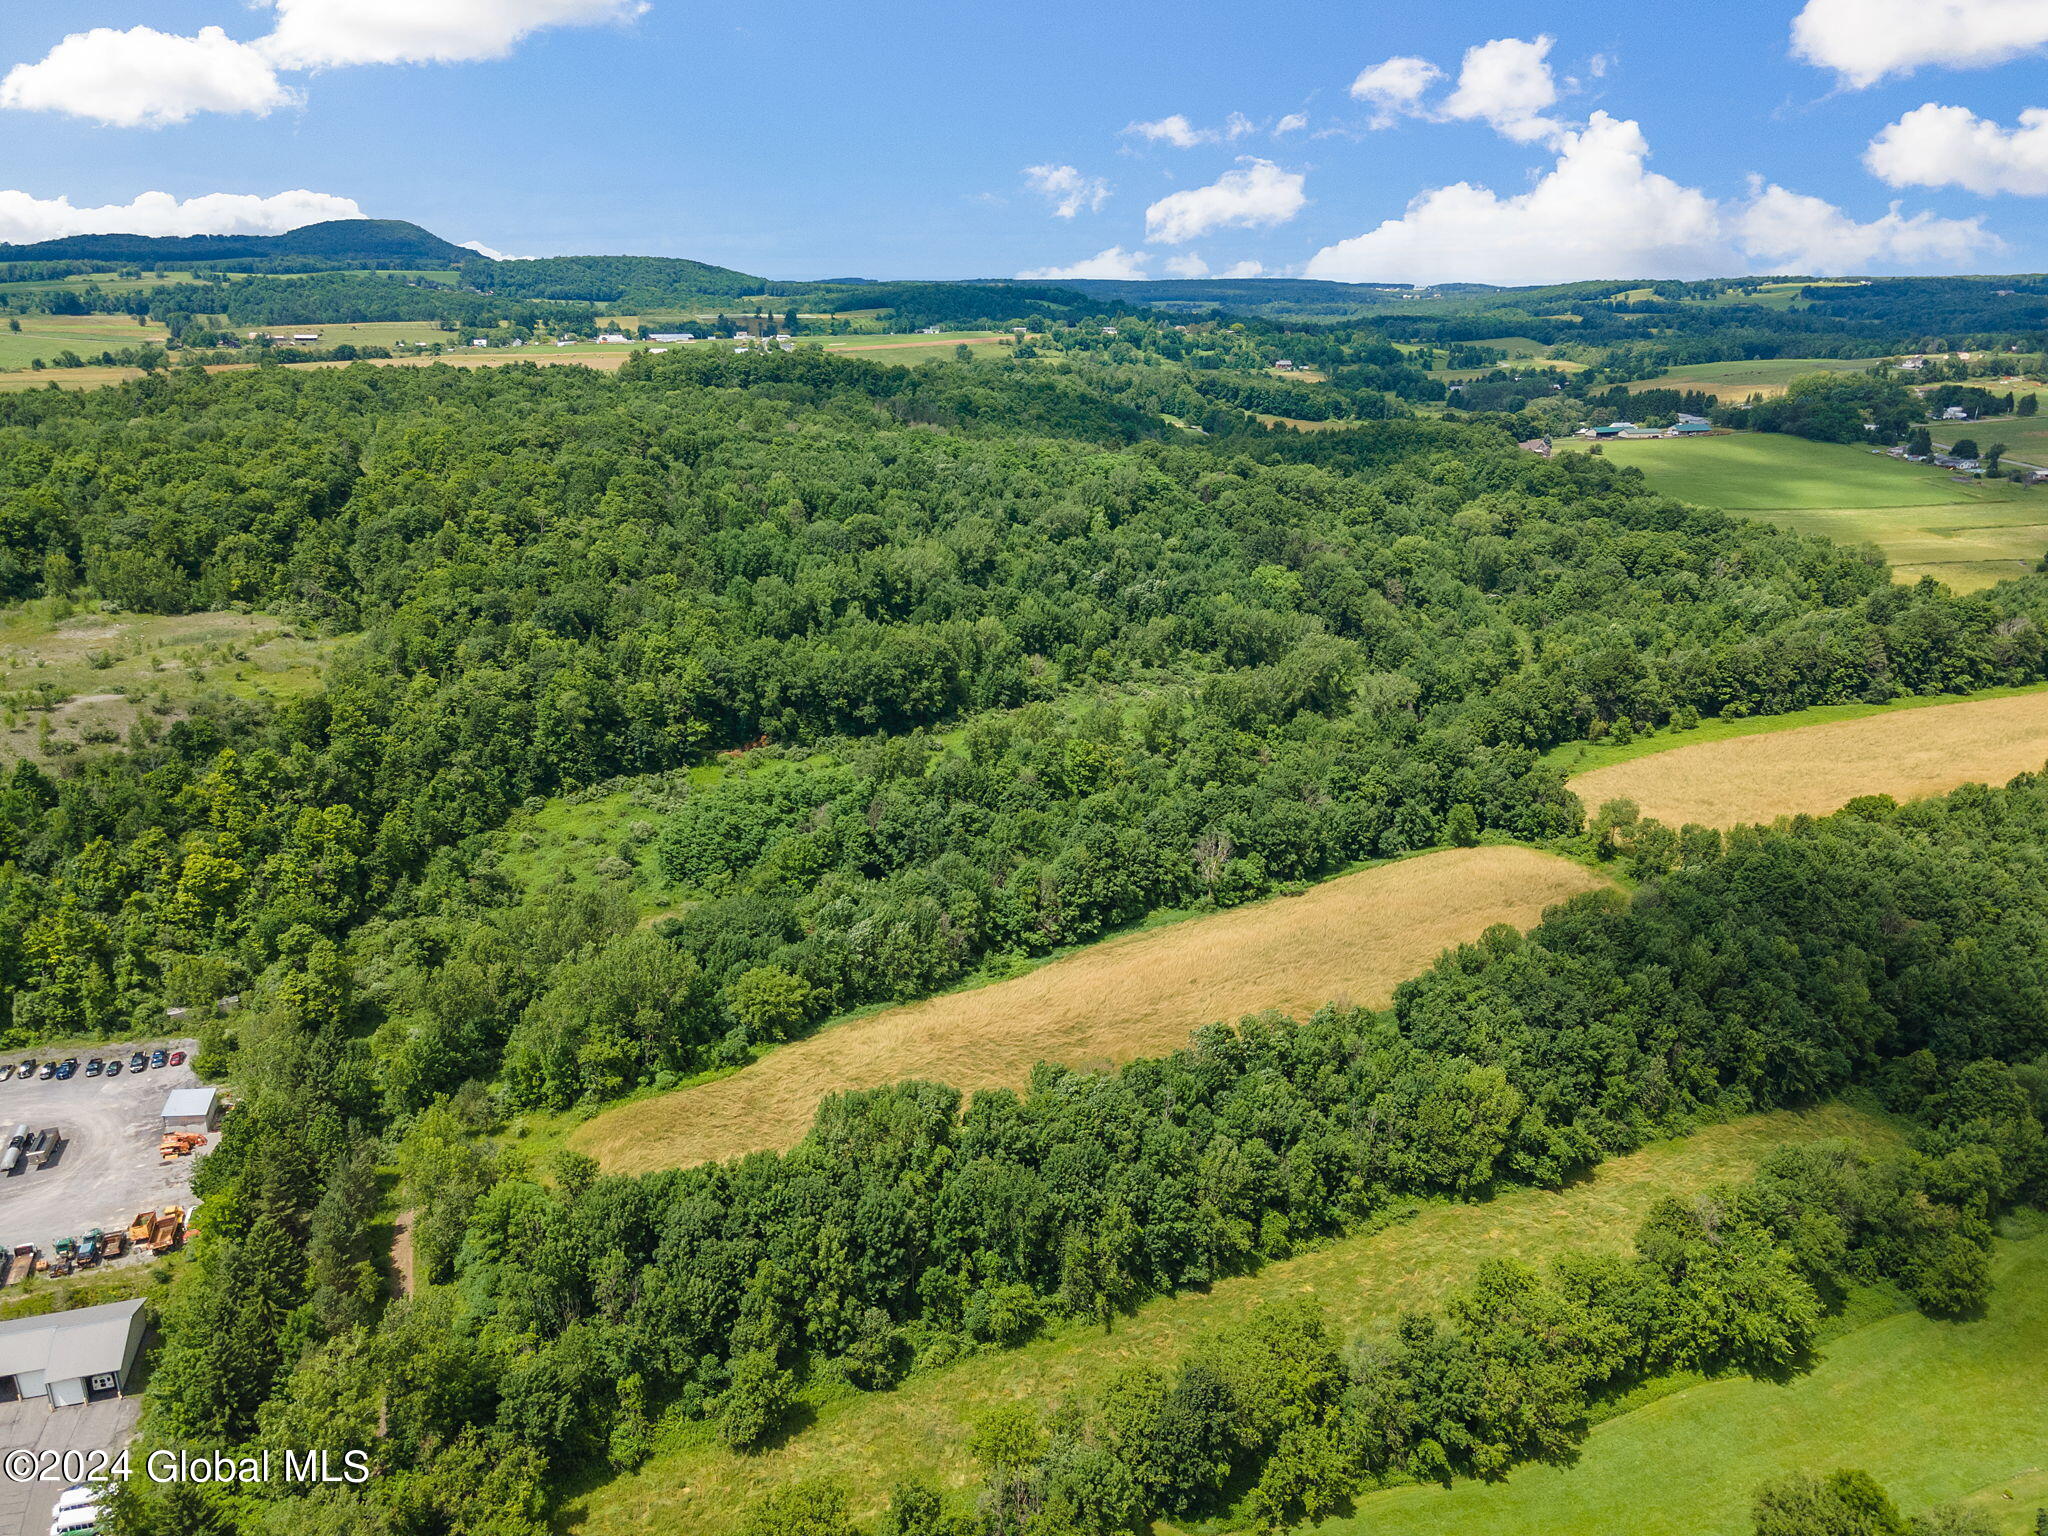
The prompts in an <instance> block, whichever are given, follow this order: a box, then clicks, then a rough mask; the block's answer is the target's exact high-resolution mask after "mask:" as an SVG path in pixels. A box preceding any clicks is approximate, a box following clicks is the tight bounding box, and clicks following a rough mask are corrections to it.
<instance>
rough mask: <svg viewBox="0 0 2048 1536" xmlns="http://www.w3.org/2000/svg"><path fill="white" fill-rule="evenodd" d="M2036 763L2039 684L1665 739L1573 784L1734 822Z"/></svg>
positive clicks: (1926, 789)
mask: <svg viewBox="0 0 2048 1536" xmlns="http://www.w3.org/2000/svg"><path fill="white" fill-rule="evenodd" d="M2043 763H2048V693H2023V694H2016V695H2013V696H2011V697H2008V698H2002V699H1974V700H1971V701H1969V702H1967V703H1960V704H1937V705H1931V706H1929V707H1927V708H1924V709H1902V710H1894V711H1888V712H1886V713H1883V714H1876V715H1866V716H1864V717H1863V718H1862V719H1860V720H1837V721H1830V722H1829V723H1827V724H1825V725H1805V726H1798V727H1795V728H1793V729H1791V730H1784V731H1772V732H1765V733H1763V734H1760V735H1755V736H1737V737H1733V738H1730V739H1727V740H1723V741H1706V742H1700V743H1699V744H1697V745H1695V746H1690V747H1674V748H1672V749H1671V750H1670V751H1668V752H1654V753H1651V754H1650V755H1649V756H1647V757H1638V758H1634V759H1631V760H1630V761H1628V762H1625V763H1616V764H1614V765H1613V766H1611V767H1607V768H1596V769H1593V770H1592V771H1591V772H1588V773H1582V774H1579V775H1577V776H1576V777H1574V778H1573V779H1572V780H1571V787H1572V790H1573V792H1574V793H1575V794H1577V795H1578V797H1579V798H1580V800H1582V801H1584V802H1585V805H1586V808H1587V810H1588V811H1594V810H1597V809H1599V807H1600V806H1602V805H1604V804H1606V803H1607V802H1608V801H1609V800H1623V799H1626V800H1633V801H1635V803H1636V804H1637V805H1638V806H1640V807H1641V808H1642V812H1643V814H1644V815H1645V816H1653V817H1655V818H1656V819H1657V820H1659V821H1661V822H1664V823H1666V824H1667V825H1669V826H1679V825H1682V824H1683V823H1685V822H1688V821H1693V822H1699V823H1701V824H1702V825H1705V826H1710V827H1732V826H1737V825H1739V824H1742V823H1744V822H1771V821H1775V820H1776V819H1777V818H1778V817H1780V816H1795V815H1798V814H1800V813H1802V812H1804V813H1807V814H1810V815H1815V816H1820V815H1825V814H1826V813H1828V812H1829V811H1834V810H1839V809H1840V808H1841V807H1842V806H1844V805H1846V804H1848V803H1849V801H1851V800H1853V799H1855V798H1856V797H1857V796H1858V795H1879V794H1883V795H1891V796H1893V797H1894V798H1895V799H1899V800H1914V799H1919V798H1921V797H1923V796H1926V795H1939V794H1944V793H1946V792H1947V791H1949V790H1951V789H1954V788H1955V787H1956V786H1957V785H1958V784H1968V783H1972V782H1975V783H1986V784H2003V783H2004V782H2005V781H2006V780H2007V779H2010V778H2011V777H2012V776H2013V775H2014V774H2017V773H2026V772H2032V771H2036V770H2038V769H2040V768H2041V766H2042V765H2043Z"/></svg>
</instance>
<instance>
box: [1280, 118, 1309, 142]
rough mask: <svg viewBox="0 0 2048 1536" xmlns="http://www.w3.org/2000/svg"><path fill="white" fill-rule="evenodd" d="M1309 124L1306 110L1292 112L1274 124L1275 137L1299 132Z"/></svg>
mask: <svg viewBox="0 0 2048 1536" xmlns="http://www.w3.org/2000/svg"><path fill="white" fill-rule="evenodd" d="M1307 126H1308V114H1307V113H1306V112H1290V113H1288V114H1287V115H1286V116H1285V117H1283V118H1281V119H1280V121H1279V122H1277V123H1275V124H1274V125H1273V137H1274V138H1276V139H1277V138H1281V137H1283V136H1284V135H1286V134H1290V133H1299V132H1301V130H1302V129H1304V128H1306V127H1307Z"/></svg>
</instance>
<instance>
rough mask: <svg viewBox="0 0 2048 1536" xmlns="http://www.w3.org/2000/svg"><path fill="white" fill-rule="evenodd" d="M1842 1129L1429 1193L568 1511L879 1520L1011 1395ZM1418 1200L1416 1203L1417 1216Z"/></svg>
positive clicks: (670, 1452) (946, 1464)
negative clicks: (1573, 1180) (785, 1512)
mask: <svg viewBox="0 0 2048 1536" xmlns="http://www.w3.org/2000/svg"><path fill="white" fill-rule="evenodd" d="M1829 1137H1844V1138H1848V1139H1850V1140H1854V1141H1856V1142H1859V1143H1862V1144H1866V1145H1869V1144H1880V1143H1888V1142H1890V1141H1892V1140H1893V1139H1894V1133H1893V1132H1892V1131H1891V1130H1890V1129H1889V1128H1888V1127H1887V1126H1885V1125H1884V1124H1883V1123H1881V1122H1879V1121H1877V1120H1874V1119H1872V1118H1870V1117H1869V1116H1867V1115H1864V1114H1861V1113H1859V1112H1857V1111H1854V1110H1850V1109H1847V1108H1844V1107H1842V1106H1839V1105H1835V1106H1827V1107H1824V1108H1820V1109H1814V1110H1805V1111H1797V1112H1793V1111H1786V1112H1780V1113H1776V1114H1767V1115H1754V1116H1750V1117H1748V1118H1745V1119H1742V1120H1738V1121H1734V1122H1732V1123H1729V1124H1725V1125H1715V1126H1710V1127H1708V1128H1706V1129H1704V1130H1701V1131H1698V1132H1696V1133H1695V1134H1693V1135H1692V1136H1689V1137H1686V1138H1683V1139H1680V1140H1675V1141H1669V1142H1662V1143H1659V1144H1658V1145H1656V1146H1653V1147H1647V1148H1645V1149H1643V1150H1642V1151H1640V1152H1636V1153H1633V1154H1631V1155H1629V1156H1627V1157H1619V1158H1614V1159H1612V1160H1610V1161H1609V1162H1607V1163H1606V1164H1604V1165H1602V1166H1601V1167H1600V1168H1599V1169H1598V1170H1596V1171H1595V1172H1594V1173H1593V1175H1592V1176H1591V1177H1590V1178H1587V1179H1585V1180H1583V1181H1581V1182H1580V1183H1578V1184H1575V1185H1573V1186H1572V1187H1570V1188H1568V1189H1564V1190H1514V1191H1510V1192H1507V1193H1505V1194H1502V1195H1499V1196H1498V1197H1496V1198H1495V1199H1493V1200H1490V1201H1487V1202H1485V1203H1483V1204H1477V1205H1453V1204H1442V1205H1430V1206H1428V1207H1425V1208H1423V1209H1421V1210H1419V1211H1418V1212H1416V1213H1414V1214H1413V1215H1412V1216H1408V1217H1407V1219H1401V1220H1398V1221H1396V1222H1395V1224H1393V1225H1391V1226H1387V1227H1383V1228H1381V1229H1380V1230H1378V1231H1376V1232H1372V1233H1367V1234H1361V1235H1359V1236H1355V1237H1347V1238H1342V1239H1339V1240H1338V1241H1336V1242H1332V1243H1328V1244H1326V1245H1324V1246H1322V1247H1319V1248H1316V1249H1313V1250H1311V1251H1308V1252H1304V1253H1302V1254H1299V1255H1297V1256H1296V1257H1294V1258H1292V1259H1287V1260H1284V1261H1282V1262H1278V1263H1274V1264H1269V1265H1267V1266H1266V1267H1265V1268H1264V1269H1263V1270H1261V1271H1260V1272H1259V1273H1257V1274H1254V1275H1242V1276H1237V1277H1235V1278H1232V1279H1229V1280H1225V1281H1223V1282H1222V1283H1221V1284H1218V1285H1216V1286H1214V1287H1212V1288H1211V1289H1210V1290H1208V1291H1206V1292H1201V1293H1197V1294H1190V1295H1185V1296H1178V1297H1168V1298H1162V1299H1159V1300H1156V1301H1153V1302H1151V1303H1149V1304H1147V1305H1146V1306H1144V1307H1141V1308H1140V1309H1139V1310H1138V1311H1137V1313H1136V1314H1135V1315H1133V1316H1131V1317H1129V1318H1126V1319H1123V1320H1121V1321H1119V1322H1118V1323H1117V1325H1116V1328H1115V1330H1114V1331H1113V1332H1111V1333H1108V1334H1105V1333H1103V1332H1101V1331H1100V1330H1098V1329H1096V1328H1093V1327H1086V1326H1072V1327H1066V1328H1062V1329H1061V1330H1059V1331H1057V1332H1055V1333H1053V1334H1052V1335H1050V1336H1048V1337H1046V1338H1042V1339H1039V1340H1037V1341H1035V1342H1033V1343H1031V1344H1028V1345H1026V1346H1024V1347H1023V1348H1022V1349H1016V1350H1006V1351H997V1352H994V1353H989V1354H982V1355H975V1356H971V1357H969V1358H967V1359H964V1360H961V1361H957V1362H955V1363H954V1364H952V1365H949V1366H946V1367H943V1368H941V1369H938V1370H934V1371H929V1372H923V1373H920V1374H918V1375H915V1376H912V1377H911V1378H910V1379H909V1380H908V1381H906V1382H905V1383H904V1384H903V1385H902V1386H901V1387H899V1388H898V1389H897V1390H895V1391H894V1392H887V1393H880V1394H874V1395H868V1394H862V1393H856V1392H851V1391H843V1392H842V1393H841V1394H839V1395H837V1396H833V1397H830V1398H828V1399H825V1400H822V1401H816V1402H813V1403H811V1404H810V1405H809V1406H810V1407H811V1409H812V1410H813V1413H814V1415H815V1417H814V1418H813V1420H812V1422H811V1423H810V1425H809V1427H808V1428H806V1429H805V1430H804V1431H803V1432H801V1433H800V1434H797V1435H795V1436H794V1437H792V1438H791V1439H790V1440H789V1441H788V1442H786V1443H785V1444H783V1445H782V1446H780V1447H778V1448H776V1449H773V1450H771V1451H768V1452H766V1453H764V1454H761V1455H755V1456H735V1455H733V1454H732V1453H731V1452H729V1451H726V1450H724V1449H723V1448H722V1447H719V1446H717V1445H715V1444H712V1443H710V1442H709V1441H708V1440H703V1439H696V1438H691V1436H692V1434H693V1431H690V1430H681V1431H678V1432H677V1434H676V1435H675V1436H674V1437H673V1438H671V1440H670V1441H669V1442H668V1443H665V1444H664V1445H663V1446H662V1448H661V1449H660V1450H659V1451H658V1452H657V1453H656V1455H655V1457H654V1459H653V1460H652V1461H650V1462H649V1463H648V1464H647V1465H646V1466H645V1467H644V1468H642V1469H641V1470H640V1471H639V1472H638V1473H636V1474H634V1475H632V1476H630V1477H623V1478H619V1479H616V1480H615V1481H613V1482H611V1483H609V1484H607V1485H605V1486H602V1487H600V1488H597V1489H596V1490H594V1491H593V1492H591V1493H590V1494H589V1495H587V1496H586V1497H585V1498H584V1499H583V1500H582V1501H581V1502H580V1503H577V1504H573V1505H572V1506H571V1507H570V1508H569V1509H568V1511H567V1521H568V1524H569V1527H570V1528H571V1529H572V1530H576V1531H580V1532H587V1533H589V1536H640V1533H643V1532H644V1533H653V1532H656V1531H689V1532H691V1533H692V1536H700V1533H701V1536H720V1533H722V1532H726V1531H729V1530H731V1529H733V1528H734V1526H735V1525H737V1523H738V1520H739V1517H740V1516H741V1515H742V1514H743V1513H744V1510H745V1506H746V1504H747V1502H748V1501H749V1500H751V1499H753V1498H755V1497H757V1496H758V1495H759V1494H760V1493H761V1492H763V1491H764V1490H766V1489H769V1488H773V1487H777V1486H780V1485H781V1484H783V1483H786V1482H790V1481H794V1480H796V1479H798V1478H804V1477H814V1476H820V1475H823V1476H830V1477H836V1478H840V1479H843V1480H844V1481H845V1482H846V1483H847V1485H848V1486H849V1487H850V1488H851V1489H852V1491H853V1503H854V1505H855V1508H856V1511H857V1512H858V1513H860V1514H861V1516H862V1517H863V1518H871V1517H872V1516H873V1514H874V1513H875V1512H876V1511H878V1510H879V1509H880V1508H881V1506H882V1504H883V1503H884V1501H885V1500H886V1498H887V1490H888V1487H889V1484H890V1483H891V1482H892V1481H893V1480H894V1479H896V1478H899V1477H902V1476H904V1475H906V1474H908V1473H912V1472H923V1473H925V1474H926V1475H929V1476H932V1477H935V1478H937V1479H939V1480H941V1481H942V1482H943V1483H945V1484H946V1485H948V1486H950V1487H953V1488H965V1487H967V1486H969V1485H970V1484H971V1482H972V1481H973V1477H974V1473H973V1469H972V1467H971V1465H970V1462H969V1459H968V1457H967V1456H966V1455H965V1453H964V1449H963V1441H964V1439H965V1433H966V1426H967V1425H968V1424H969V1423H971V1421H972V1420H973V1419H974V1418H975V1417H976V1416H977V1415H978V1414H980V1413H981V1412H983V1411H984V1410H986V1409H988V1408H990V1407H993V1406H995V1405H997V1404H1000V1403H1007V1402H1032V1403H1037V1404H1041V1405H1049V1404H1051V1403H1052V1402H1054V1401H1055V1400H1057V1399H1060V1398H1063V1397H1066V1398H1071V1397H1081V1398H1086V1397H1090V1396H1092V1395H1094V1394H1096V1393H1097V1392H1099V1391H1100V1390H1101V1388H1102V1386H1103V1384H1104V1383H1105V1382H1106V1381H1107V1379H1108V1378H1109V1377H1110V1376H1111V1375H1112V1374H1113V1373H1115V1372H1116V1371H1118V1370H1120V1369H1121V1368H1123V1367H1124V1366H1126V1365H1129V1364H1131V1363H1133V1362H1136V1361H1144V1360H1154V1361H1166V1360H1172V1359H1174V1358H1175V1357H1176V1356H1177V1355H1178V1354H1179V1353H1180V1352H1181V1351H1183V1350H1184V1349H1186V1348H1187V1347H1188V1345H1189V1344H1190V1342H1192V1340H1193V1339H1194V1338H1195V1337H1196V1336H1197V1335H1199V1334H1200V1333H1202V1332H1203V1331H1205V1330H1208V1329H1211V1328H1216V1327H1219V1326H1222V1325H1224V1324H1226V1323H1230V1322H1233V1321H1236V1320H1238V1319H1241V1318H1242V1317H1244V1316H1245V1315H1246V1314H1247V1313H1248V1312H1250V1311H1252V1310H1254V1309H1256V1308H1258V1307H1261V1306H1266V1305H1270V1304H1271V1303H1273V1302H1275V1301H1278V1300H1281V1299H1284V1298H1288V1297H1295V1296H1304V1295H1306V1296H1313V1297H1315V1298H1316V1299H1317V1300H1318V1301H1319V1302H1320V1303H1321V1304H1322V1306H1323V1307H1324V1308H1325V1309H1326V1310H1327V1312H1328V1314H1329V1316H1330V1319H1331V1322H1332V1323H1333V1325H1334V1326H1335V1327H1336V1328H1337V1329H1339V1330H1340V1331H1341V1332H1344V1333H1357V1332H1362V1331H1366V1330H1371V1329H1377V1328H1384V1327H1388V1326H1390V1325H1391V1324H1392V1323H1393V1321H1394V1320H1395V1319H1396V1318H1397V1317H1398V1316H1399V1314H1400V1313H1401V1312H1403V1311H1404V1310H1410V1309H1413V1308H1417V1307H1423V1306H1427V1305H1430V1304H1431V1303H1433V1302H1436V1301H1438V1300H1440V1299H1441V1298H1442V1297H1443V1296H1444V1295H1445V1293H1446V1292H1448V1291H1450V1290H1452V1289H1454V1288H1455V1287H1457V1286H1459V1285H1461V1284H1464V1283H1465V1282H1467V1281H1468V1280H1469V1279H1470V1278H1471V1276H1472V1273H1473V1271H1474V1270H1475V1269H1476V1268H1477V1267H1478V1265H1479V1263H1480V1262H1481V1261H1482V1260H1484V1259H1487V1258H1496V1257H1512V1258H1519V1259H1522V1260H1524V1261H1526V1262H1529V1263H1533V1264H1543V1263H1547V1262H1548V1261H1550V1260H1552V1259H1554V1258H1558V1257H1561V1256H1563V1255H1565V1254H1570V1253H1587V1252H1606V1251H1614V1250H1618V1249H1621V1248H1624V1247H1625V1246H1626V1245H1627V1244H1628V1242H1629V1241H1630V1239H1631V1238H1632V1237H1633V1235H1634V1231H1635V1227H1636V1225H1637V1224H1638V1223H1639V1222H1640V1221H1641V1220H1642V1218H1643V1217H1644V1215H1645V1214H1647V1213H1648V1211H1649V1209H1650V1207H1651V1206H1652V1205H1654V1204H1655V1203H1656V1202H1657V1201H1658V1200H1660V1199H1662V1198H1664V1197H1665V1196H1667V1195H1684V1194H1690V1193H1694V1192H1697V1191H1700V1190H1704V1189H1708V1188H1711V1187H1712V1186H1714V1185H1716V1184H1721V1183H1727V1182H1732V1181H1735V1180H1739V1179H1742V1178H1745V1177H1747V1176H1748V1174H1749V1173H1750V1172H1751V1170H1753V1169H1754V1168H1755V1166H1756V1164H1757V1163H1758V1162H1759V1161H1761V1159H1762V1158H1763V1157H1764V1156H1765V1155H1766V1154H1767V1153H1769V1152H1770V1151H1771V1150H1773V1149H1774V1148H1776V1147H1779V1146H1782V1145H1785V1144H1787V1143H1790V1142H1803V1141H1817V1140H1822V1139H1825V1138H1829ZM1404 1214H1405V1213H1404Z"/></svg>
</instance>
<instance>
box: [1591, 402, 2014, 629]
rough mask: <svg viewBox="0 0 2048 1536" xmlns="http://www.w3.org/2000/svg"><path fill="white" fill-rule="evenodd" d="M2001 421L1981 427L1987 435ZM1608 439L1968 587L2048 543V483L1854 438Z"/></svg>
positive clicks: (1669, 477)
mask: <svg viewBox="0 0 2048 1536" xmlns="http://www.w3.org/2000/svg"><path fill="white" fill-rule="evenodd" d="M1996 425H1997V423H1992V424H1990V425H1989V426H1986V427H1985V428H1983V436H1984V438H1985V439H1986V440H1989V435H1990V433H1991V431H1992V429H1993V428H1994V427H1995V426H1996ZM1603 450H1604V452H1605V453H1606V455H1607V456H1608V457H1609V458H1611V459H1613V460H1614V461H1615V462H1617V463H1621V464H1630V465H1634V466H1635V467H1636V468H1639V469H1641V470H1642V471H1643V473H1644V474H1645V475H1646V476H1647V477H1648V478H1649V481H1650V484H1651V485H1652V486H1653V487H1655V488H1656V489H1657V490H1660V491H1663V492H1664V493H1665V494H1667V495H1670V496H1675V497H1677V498H1678V499H1679V500H1681V501H1688V502H1693V503H1695V504H1697V505H1700V506H1708V507H1719V508H1721V509H1722V510H1723V511H1727V512H1735V513H1739V514H1742V515H1744V516H1751V517H1758V518H1761V519H1763V520H1764V521H1766V522H1770V523H1775V524H1777V525H1778V526H1779V527H1781V528H1787V529H1790V530H1792V531H1793V532H1795V533H1807V534H1815V535H1818V536H1820V537H1822V538H1827V539H1832V540H1834V541H1835V542H1837V543H1842V544H1862V543H1869V544H1874V545H1876V546H1877V548H1878V550H1879V551H1880V552H1881V553H1882V554H1883V555H1884V557H1885V559H1886V560H1887V561H1888V562H1889V563H1890V564H1891V566H1892V568H1893V576H1894V579H1896V580H1899V581H1905V582H1910V581H1917V580H1918V579H1919V578H1920V577H1921V576H1922V575H1932V576H1934V577H1936V578H1937V579H1939V580H1942V581H1945V582H1947V583H1948V584H1949V585H1950V586H1951V587H1953V588H1954V589H1955V590H1957V591H1971V590H1974V589H1976V588H1979V587H1986V586H1990V585H1991V584H1992V583H1994V582H1997V581H2002V580H2004V579H2006V578H2007V577H2011V576H2019V575H2024V574H2025V573H2026V572H2028V571H2029V570H2031V569H2032V568H2033V563H2034V562H2035V561H2036V560H2038V559H2040V558H2041V556H2042V554H2043V552H2044V551H2048V492H2044V491H2042V490H2040V489H2036V488H2025V487H2021V486H2017V485H2014V484H2012V483H2011V482H2009V481H2005V480H1974V479H1958V478H1956V477H1954V476H1952V475H1950V474H1948V473H1947V472H1946V471H1944V470H1941V469H1938V468H1936V467H1934V466H1932V465H1925V464H1908V463H1905V462H1903V461H1902V460H1899V459H1894V458H1892V457H1890V456H1889V455H1886V454H1878V453H1872V452H1870V451H1869V450H1868V449H1863V448H1855V447H1851V446H1849V445H1847V444H1841V443H1815V442H1809V441H1807V440H1806V439H1804V438H1797V437H1789V436H1785V435H1783V434H1774V433H1762V432H1741V433H1735V434H1732V435H1725V436H1716V437H1711V438H1705V439H1697V440H1691V441H1687V440H1682V439H1675V438H1656V439H1643V440H1640V441H1635V440H1618V441H1615V442H1610V443H1607V444H1605V445H1603Z"/></svg>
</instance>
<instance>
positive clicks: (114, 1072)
mask: <svg viewBox="0 0 2048 1536" xmlns="http://www.w3.org/2000/svg"><path fill="white" fill-rule="evenodd" d="M120 1075H121V1063H119V1062H118V1061H110V1062H108V1063H107V1076H109V1077H119V1076H120Z"/></svg>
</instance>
